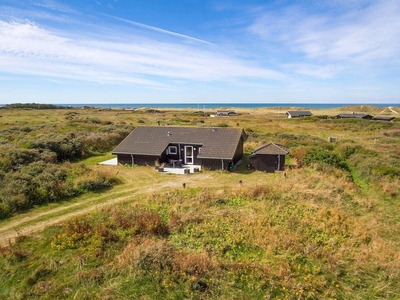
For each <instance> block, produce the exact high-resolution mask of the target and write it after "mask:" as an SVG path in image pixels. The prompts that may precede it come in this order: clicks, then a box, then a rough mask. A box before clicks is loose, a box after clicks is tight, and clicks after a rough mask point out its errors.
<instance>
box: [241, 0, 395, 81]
mask: <svg viewBox="0 0 400 300" xmlns="http://www.w3.org/2000/svg"><path fill="white" fill-rule="evenodd" d="M335 2H336V4H337V5H343V7H341V8H342V10H341V13H337V12H336V13H331V14H329V13H325V14H323V15H322V14H318V13H317V12H312V13H309V12H308V11H307V9H306V8H304V7H298V6H297V7H290V8H284V9H278V10H277V11H269V12H267V13H264V14H263V15H262V16H260V17H259V18H258V19H257V20H256V21H255V22H254V23H253V24H252V26H250V27H249V30H250V32H252V33H253V34H255V35H257V36H259V37H260V38H261V39H263V40H264V41H266V42H275V43H280V44H282V45H283V46H282V47H286V51H288V52H291V54H292V55H293V60H297V62H298V63H300V62H307V63H312V64H319V63H321V64H322V66H323V65H327V64H337V63H342V64H343V68H342V69H343V70H344V69H345V68H346V67H344V66H347V68H351V67H353V66H354V64H360V63H361V64H363V63H367V64H370V63H376V64H378V65H379V64H383V63H385V62H386V60H387V59H390V62H391V63H392V62H393V60H394V61H395V62H396V63H397V64H398V63H399V59H398V57H399V55H400V47H399V46H398V45H399V44H400V18H399V15H400V2H399V1H397V0H387V1H374V2H372V3H371V4H369V5H367V4H368V3H366V1H364V2H362V3H361V5H364V6H363V7H360V6H357V5H356V4H355V3H347V4H346V5H345V4H344V3H345V2H343V1H335ZM353 2H354V1H353ZM299 54H300V55H301V56H299ZM339 69H340V68H339ZM317 73H318V72H317Z"/></svg>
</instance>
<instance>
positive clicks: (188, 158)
mask: <svg viewBox="0 0 400 300" xmlns="http://www.w3.org/2000/svg"><path fill="white" fill-rule="evenodd" d="M185 164H187V165H193V146H185Z"/></svg>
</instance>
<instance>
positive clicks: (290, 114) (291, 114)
mask: <svg viewBox="0 0 400 300" xmlns="http://www.w3.org/2000/svg"><path fill="white" fill-rule="evenodd" d="M286 116H287V118H288V119H291V118H301V117H311V116H312V113H311V112H310V111H308V110H289V111H287V112H286Z"/></svg>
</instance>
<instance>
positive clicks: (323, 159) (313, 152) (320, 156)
mask: <svg viewBox="0 0 400 300" xmlns="http://www.w3.org/2000/svg"><path fill="white" fill-rule="evenodd" d="M304 162H305V164H306V165H308V166H309V165H311V164H313V163H316V162H320V163H324V164H327V165H330V166H333V167H336V168H341V169H345V170H347V169H348V166H347V163H346V162H345V161H344V160H342V158H341V157H340V156H339V155H338V154H336V153H334V152H331V151H327V150H324V149H322V148H312V149H310V150H309V151H308V152H307V154H306V156H305V158H304Z"/></svg>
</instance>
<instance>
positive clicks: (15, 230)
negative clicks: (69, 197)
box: [0, 174, 209, 246]
mask: <svg viewBox="0 0 400 300" xmlns="http://www.w3.org/2000/svg"><path fill="white" fill-rule="evenodd" d="M208 177H209V176H208V175H204V174H198V175H196V176H180V177H179V176H177V177H173V179H174V180H173V181H167V182H162V183H158V184H153V183H151V184H148V185H147V186H146V185H145V186H143V185H140V187H138V186H133V185H132V183H131V182H129V183H126V184H124V185H123V186H119V187H118V188H115V189H113V190H110V191H108V192H105V193H104V194H99V195H98V196H97V195H96V196H95V197H92V198H90V199H87V200H85V201H82V202H77V203H73V204H66V205H63V206H59V207H57V208H54V209H50V210H46V211H44V212H40V213H38V212H37V211H35V210H34V209H33V210H32V211H31V212H29V213H27V214H26V215H24V216H23V217H21V215H20V216H16V217H14V218H13V219H11V221H9V220H7V221H5V222H4V225H0V245H1V246H4V245H6V244H8V243H10V242H12V241H13V240H14V239H15V238H16V237H18V236H21V235H30V234H33V233H35V232H38V231H40V230H43V229H44V228H45V227H48V226H52V225H55V224H58V223H61V222H63V221H66V220H68V219H69V218H72V217H76V216H80V215H83V214H86V213H89V212H92V211H94V210H97V209H100V208H102V207H104V206H109V205H111V204H115V203H119V202H123V201H127V200H129V201H132V200H133V199H134V198H135V197H138V196H140V195H144V194H149V193H152V192H154V191H157V190H162V189H166V188H171V187H172V188H173V187H182V183H183V182H185V183H188V184H190V185H191V184H193V183H195V182H199V180H200V181H202V180H204V179H207V178H208ZM127 194H128V195H127ZM91 203H93V204H92V205H91Z"/></svg>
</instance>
